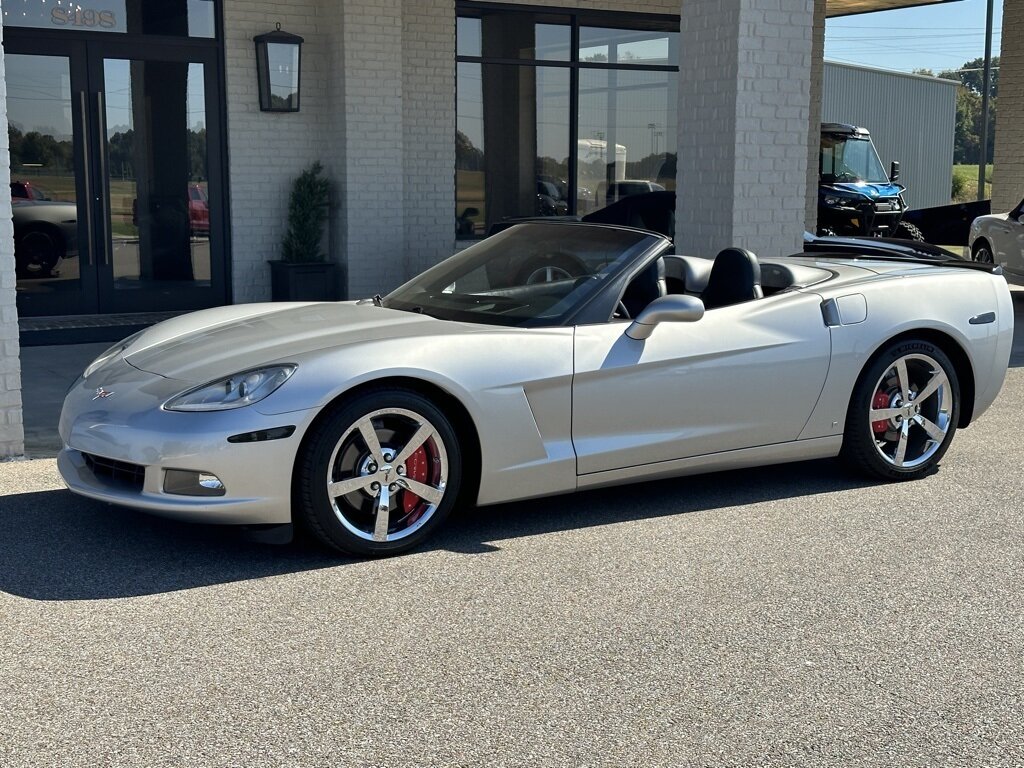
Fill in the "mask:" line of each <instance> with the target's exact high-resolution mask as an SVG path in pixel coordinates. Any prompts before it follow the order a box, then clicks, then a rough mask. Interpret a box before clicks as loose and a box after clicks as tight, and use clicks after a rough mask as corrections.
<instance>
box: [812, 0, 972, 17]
mask: <svg viewBox="0 0 1024 768" xmlns="http://www.w3.org/2000/svg"><path fill="white" fill-rule="evenodd" d="M959 1H960V0H826V3H825V14H826V15H827V16H828V17H829V18H832V17H835V16H852V15H853V14H855V13H871V12H872V11H891V10H894V9H896V8H913V7H915V6H918V5H938V4H939V3H956V2H959Z"/></svg>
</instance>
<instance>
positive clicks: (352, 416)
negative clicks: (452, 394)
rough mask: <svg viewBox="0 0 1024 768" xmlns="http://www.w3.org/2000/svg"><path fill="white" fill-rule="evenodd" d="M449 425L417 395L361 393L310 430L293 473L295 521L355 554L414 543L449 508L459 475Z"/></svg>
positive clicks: (430, 530)
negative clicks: (294, 474)
mask: <svg viewBox="0 0 1024 768" xmlns="http://www.w3.org/2000/svg"><path fill="white" fill-rule="evenodd" d="M461 466H462V461H461V454H460V452H459V444H458V440H457V438H456V435H455V430H454V429H453V428H452V426H451V423H450V422H449V421H448V419H447V418H445V416H444V414H443V413H441V411H440V410H439V409H438V408H437V407H436V406H435V405H434V404H433V403H431V402H430V401H429V400H428V399H426V398H425V397H423V396H422V395H420V394H418V393H416V392H413V391H410V390H402V389H394V390H378V391H371V392H367V393H365V394H363V395H360V396H358V397H356V398H355V399H354V400H352V401H351V402H349V403H346V404H344V405H343V406H341V407H340V408H338V409H337V410H335V411H334V412H333V413H332V414H331V415H330V416H328V417H327V418H326V419H325V420H324V421H322V422H320V424H319V425H318V426H317V427H316V428H315V429H314V431H313V433H312V434H311V435H310V437H309V439H308V440H307V442H306V444H305V447H304V449H303V452H302V455H301V456H300V457H299V463H298V471H297V473H296V496H297V502H298V503H297V508H296V518H297V522H300V523H302V524H304V525H305V527H306V528H308V529H309V530H310V531H311V532H312V533H313V534H314V535H315V536H316V537H317V538H318V539H319V540H320V541H322V542H323V543H324V544H327V545H328V546H330V547H333V548H335V549H338V550H340V551H342V552H347V553H349V554H354V555H363V556H366V555H391V554H397V553H399V552H404V551H406V550H408V549H411V548H413V547H415V546H416V545H417V544H419V543H420V542H421V541H423V540H424V539H426V538H427V537H428V536H430V535H431V534H432V533H433V532H434V531H435V530H437V528H438V527H439V526H440V525H441V524H442V523H443V522H444V519H445V518H446V517H447V516H448V514H449V513H450V512H451V509H452V507H453V506H454V504H455V501H456V496H457V495H458V491H459V485H460V481H461Z"/></svg>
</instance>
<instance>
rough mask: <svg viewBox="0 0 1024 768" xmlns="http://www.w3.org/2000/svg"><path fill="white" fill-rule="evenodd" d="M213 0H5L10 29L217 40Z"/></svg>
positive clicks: (6, 18)
mask: <svg viewBox="0 0 1024 768" xmlns="http://www.w3.org/2000/svg"><path fill="white" fill-rule="evenodd" d="M214 11H215V9H214V3H213V2H212V0H161V1H160V2H134V1H133V0H4V1H3V23H4V26H7V27H34V28H37V29H63V30H78V31H84V32H127V33H129V34H142V35H171V36H174V37H213V36H214V35H215V34H216V29H215V24H214V18H215V15H214Z"/></svg>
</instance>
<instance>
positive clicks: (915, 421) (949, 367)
mask: <svg viewBox="0 0 1024 768" xmlns="http://www.w3.org/2000/svg"><path fill="white" fill-rule="evenodd" d="M959 415H960V384H959V381H958V380H957V375H956V369H955V368H954V367H953V364H952V362H950V360H949V357H948V356H947V355H946V354H945V353H944V352H943V351H942V350H941V349H939V348H938V347H937V346H935V345H934V344H931V343H930V342H927V341H923V340H907V341H901V342H898V343H896V344H893V345H891V346H890V347H889V348H887V349H885V350H884V351H883V352H882V354H881V355H879V356H878V357H877V358H875V360H874V362H872V363H871V364H870V365H869V366H868V367H867V368H866V369H865V370H864V372H863V373H862V374H861V376H860V379H859V380H858V382H857V385H856V387H855V388H854V391H853V395H852V397H851V398H850V407H849V411H848V412H847V416H846V429H845V432H844V434H843V447H842V453H841V456H842V458H843V459H845V460H846V462H847V463H849V464H851V465H853V466H854V467H856V468H858V469H860V470H863V471H865V472H867V473H868V474H872V475H875V476H876V477H881V478H884V479H887V480H913V479H916V478H919V477H922V476H924V475H926V474H928V473H929V472H931V471H932V470H933V469H934V468H935V466H936V465H937V464H938V463H939V461H940V460H941V459H942V457H943V455H944V454H945V453H946V449H947V448H949V444H950V442H951V441H952V439H953V434H954V433H955V432H956V425H957V419H958V418H959Z"/></svg>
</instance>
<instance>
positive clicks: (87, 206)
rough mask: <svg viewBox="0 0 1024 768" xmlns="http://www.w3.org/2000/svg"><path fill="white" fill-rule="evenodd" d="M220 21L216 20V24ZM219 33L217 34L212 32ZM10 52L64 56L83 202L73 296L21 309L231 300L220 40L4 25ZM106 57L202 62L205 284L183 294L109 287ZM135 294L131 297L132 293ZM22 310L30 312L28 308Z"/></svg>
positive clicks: (90, 310)
mask: <svg viewBox="0 0 1024 768" xmlns="http://www.w3.org/2000/svg"><path fill="white" fill-rule="evenodd" d="M219 26H220V21H219V19H218V29H219ZM218 37H219V35H218ZM4 49H5V51H6V52H7V53H9V54H27V55H44V56H57V57H65V58H67V59H68V61H69V68H70V75H71V91H72V100H73V107H74V109H73V113H72V127H73V132H74V140H75V162H74V170H75V191H76V198H77V199H78V200H79V201H81V203H80V205H79V211H80V213H81V214H82V215H81V216H80V217H79V224H78V240H79V248H78V260H79V274H80V284H81V285H80V290H79V291H77V292H69V293H72V294H74V298H71V297H69V296H64V295H60V296H59V298H52V299H51V298H50V297H41V296H34V297H33V300H32V305H31V306H29V307H22V306H21V305H22V302H19V314H22V316H26V315H28V314H31V315H33V316H39V315H49V314H60V315H67V314H95V313H129V312H152V311H168V310H179V309H180V310H189V309H200V308H203V307H209V306H219V305H222V304H225V303H229V302H230V300H231V289H230V288H231V284H230V259H229V254H230V252H231V251H230V240H229V236H230V233H229V231H228V211H227V206H228V192H227V152H226V131H225V118H226V114H225V113H226V110H225V105H224V98H223V93H224V77H223V71H224V70H223V48H222V46H221V45H220V43H219V41H218V40H215V39H207V38H180V37H168V36H162V35H146V36H145V37H142V36H127V35H122V34H115V33H96V32H69V31H63V30H48V29H32V28H21V27H5V28H4ZM105 59H126V60H137V61H138V60H141V61H145V60H151V61H154V60H155V61H171V62H182V63H198V64H202V65H203V67H204V81H205V82H204V86H205V104H204V107H205V112H206V115H205V117H206V143H207V178H208V194H209V198H210V199H209V209H210V240H209V247H210V288H209V289H208V290H207V289H201V288H196V289H192V290H189V291H188V292H186V293H184V294H183V295H175V296H171V297H167V296H158V295H155V293H154V292H150V291H145V290H140V291H137V292H136V291H115V289H114V283H113V264H112V263H111V258H110V252H111V247H112V244H111V242H110V237H109V223H108V219H107V216H106V212H107V206H108V205H109V204H110V202H109V201H110V196H109V179H108V178H107V174H106V172H105V170H106V140H105V137H104V136H103V135H102V128H103V124H104V121H105V117H106V115H105V114H103V112H104V94H103V69H104V65H103V62H104V60H105ZM133 294H134V295H133ZM25 310H28V311H27V312H26V311H25Z"/></svg>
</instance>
